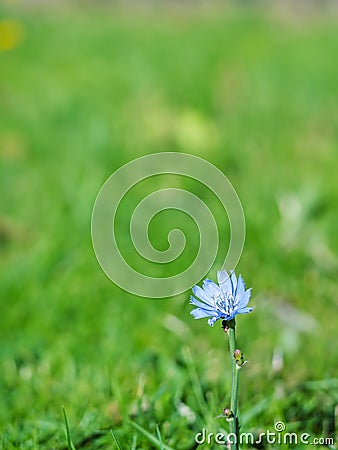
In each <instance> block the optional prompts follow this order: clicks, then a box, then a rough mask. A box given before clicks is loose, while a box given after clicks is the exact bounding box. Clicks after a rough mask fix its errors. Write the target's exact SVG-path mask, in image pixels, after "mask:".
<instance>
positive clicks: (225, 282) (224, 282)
mask: <svg viewBox="0 0 338 450" xmlns="http://www.w3.org/2000/svg"><path fill="white" fill-rule="evenodd" d="M217 280H218V284H219V285H220V288H221V289H222V291H223V292H224V293H229V294H231V293H232V283H231V280H230V275H228V273H227V271H226V270H221V271H219V272H217Z"/></svg>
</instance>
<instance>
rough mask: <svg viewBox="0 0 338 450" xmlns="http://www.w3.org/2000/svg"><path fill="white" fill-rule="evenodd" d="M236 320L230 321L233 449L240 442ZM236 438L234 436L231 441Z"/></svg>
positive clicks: (234, 449) (233, 449)
mask: <svg viewBox="0 0 338 450" xmlns="http://www.w3.org/2000/svg"><path fill="white" fill-rule="evenodd" d="M235 328H236V322H235V320H232V321H231V322H230V323H229V331H228V333H229V346H230V357H231V362H232V390H231V404H230V410H231V411H232V414H233V416H234V417H233V420H231V422H230V424H231V433H232V434H233V436H234V435H235V436H236V442H235V443H232V444H231V450H238V442H239V433H238V432H239V426H238V416H237V406H238V381H239V380H238V375H239V370H238V367H237V364H236V360H235V357H234V352H235V350H236V332H235ZM233 440H234V439H233V438H232V439H231V441H233Z"/></svg>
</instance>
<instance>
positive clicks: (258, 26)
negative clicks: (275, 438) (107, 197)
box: [0, 4, 338, 449]
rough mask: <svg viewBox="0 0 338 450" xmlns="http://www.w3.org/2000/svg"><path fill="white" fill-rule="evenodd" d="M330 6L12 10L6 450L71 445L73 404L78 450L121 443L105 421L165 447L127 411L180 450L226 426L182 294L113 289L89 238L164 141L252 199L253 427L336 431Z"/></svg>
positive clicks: (5, 96)
mask: <svg viewBox="0 0 338 450" xmlns="http://www.w3.org/2000/svg"><path fill="white" fill-rule="evenodd" d="M317 13H318V16H316V15H311V14H310V15H309V16H308V17H307V16H306V15H305V17H303V16H302V15H297V16H292V14H290V15H286V16H284V15H278V14H269V13H268V11H263V10H262V9H259V8H245V7H238V8H226V7H224V8H215V9H212V8H211V9H210V10H208V11H206V13H203V11H202V13H199V12H198V11H197V12H194V13H193V12H192V10H191V9H190V10H189V8H185V9H183V10H182V11H181V10H180V8H179V7H178V6H177V5H176V7H172V8H168V9H166V10H165V11H161V10H160V9H159V10H157V11H156V12H150V11H148V12H147V13H144V12H140V11H139V10H137V9H136V10H132V11H131V12H129V13H127V12H126V11H123V10H122V11H121V10H120V9H113V8H110V7H109V6H105V7H102V8H99V7H95V8H94V7H90V6H88V5H87V6H86V7H84V8H83V9H81V10H78V9H75V10H74V11H73V10H72V9H62V8H61V7H60V8H55V7H54V8H52V7H50V8H46V7H45V8H44V9H42V10H41V11H40V10H39V8H38V7H35V8H29V7H25V8H24V7H23V6H20V4H18V5H15V4H13V5H7V6H5V5H2V6H1V8H0V18H1V21H2V23H3V21H7V22H5V25H6V24H7V25H6V26H5V27H2V28H1V26H0V44H1V42H5V43H4V44H3V45H2V47H1V45H0V48H2V51H1V53H0V65H1V70H0V99H1V109H0V152H1V165H0V188H1V215H0V244H1V246H0V252H1V259H0V266H1V284H0V295H1V299H2V301H1V315H0V336H1V342H2V345H1V349H0V367H1V374H2V375H1V377H0V389H1V391H0V392H1V398H2V402H1V406H0V426H1V435H2V438H1V439H2V440H1V441H0V442H1V444H0V445H1V446H2V448H4V449H14V448H15V449H16V448H22V449H36V448H48V449H52V448H58V449H63V448H65V447H66V438H65V433H64V424H63V417H62V409H61V406H62V405H65V408H66V410H67V415H68V420H69V423H70V429H71V436H72V440H73V442H74V444H75V446H76V448H78V449H79V448H92V449H95V448H114V445H115V444H114V441H113V440H112V436H111V434H110V432H109V430H110V428H112V429H113V430H114V434H115V435H116V436H117V438H118V440H119V441H120V442H121V446H122V448H124V449H125V448H132V445H134V446H135V445H136V447H135V448H138V449H141V448H144V449H146V448H155V447H153V446H154V444H152V443H151V442H150V441H149V440H148V439H147V438H146V437H145V436H144V434H142V433H138V432H137V430H135V429H134V428H133V426H132V425H131V424H130V423H129V422H128V420H127V419H132V420H133V421H134V422H135V423H137V424H138V425H140V426H142V427H144V429H146V430H148V431H150V432H151V433H152V435H153V436H154V438H155V439H157V436H158V433H157V429H156V424H158V426H159V431H158V432H159V433H160V434H159V435H160V436H161V437H162V439H163V442H165V443H166V444H167V445H169V446H171V447H173V448H178V449H181V448H194V436H195V434H196V433H197V432H199V431H201V429H202V428H203V427H207V428H208V431H214V430H218V429H219V427H223V428H224V429H227V426H226V424H224V423H222V422H221V421H220V420H217V421H215V420H214V417H215V416H216V415H218V414H219V413H220V411H221V410H222V408H223V407H224V406H226V405H227V401H228V398H229V395H228V393H229V384H230V367H229V364H228V361H227V360H224V359H223V355H224V353H223V352H224V347H225V344H226V343H225V342H224V340H223V336H220V332H219V331H218V330H217V328H218V327H216V328H215V329H209V327H207V325H206V324H205V323H201V322H194V321H193V320H192V318H191V316H189V310H190V307H189V305H188V294H186V295H181V296H178V297H177V298H174V299H170V300H163V301H162V300H161V301H154V300H149V301H147V300H144V299H139V298H134V297H132V296H131V295H129V294H126V293H124V292H122V291H120V290H119V289H118V288H117V287H115V286H114V285H113V284H112V283H110V282H109V280H108V279H106V278H105V276H104V274H103V273H102V272H101V270H100V268H99V266H98V264H97V262H96V260H95V257H94V253H93V250H92V247H91V241H90V215H91V209H92V206H93V203H94V200H95V197H96V194H97V192H98V190H99V189H100V187H101V185H102V183H103V182H104V180H105V179H106V178H107V177H108V176H109V175H110V174H111V173H112V172H113V171H114V170H116V169H117V168H118V167H120V166H121V165H122V164H123V163H125V162H127V161H130V160H132V159H133V158H135V157H137V156H141V155H143V154H148V153H151V152H158V151H183V152H188V153H192V154H196V155H199V156H202V157H204V158H206V159H208V160H209V161H210V162H212V163H214V164H215V165H217V166H218V167H219V168H220V169H221V170H222V171H224V173H225V174H226V175H227V176H228V177H229V179H230V180H231V182H232V183H233V185H234V186H235V188H236V190H237V192H238V194H239V196H240V198H241V201H242V204H243V206H244V209H245V214H246V221H247V241H246V246H245V251H244V254H243V256H242V259H241V262H240V264H239V267H238V269H239V271H240V272H242V273H243V275H244V276H245V279H246V281H247V284H248V286H253V287H254V296H253V300H252V303H253V304H255V305H256V310H255V312H254V314H253V315H251V316H250V317H240V318H239V320H238V323H239V327H238V328H239V342H240V345H241V346H242V348H243V349H244V351H245V354H246V356H247V358H248V359H249V360H250V364H249V365H247V366H246V368H245V371H243V374H242V375H243V376H242V380H241V383H242V389H241V393H240V410H241V413H242V416H243V419H244V420H243V422H244V423H243V429H244V431H249V430H257V431H258V430H265V429H266V428H268V429H270V430H273V424H274V422H275V421H276V420H283V421H285V422H286V423H287V430H288V431H289V430H290V431H291V430H292V431H293V430H300V431H301V432H305V431H306V432H309V433H311V434H312V435H314V436H315V435H316V436H326V435H332V433H333V430H334V420H335V418H334V408H335V405H336V403H337V396H338V393H337V390H338V389H337V381H336V380H334V378H336V377H337V373H336V361H337V357H338V351H337V348H336V346H335V345H334V343H335V337H336V320H335V314H336V311H337V285H336V278H337V256H336V255H337V247H338V241H337V232H336V224H337V219H338V216H337V204H336V202H337V200H336V199H337V194H338V185H337V182H336V173H337V169H338V160H337V138H338V126H337V125H338V116H337V98H338V97H337V94H338V92H337V91H338V85H337V79H338V60H337V58H336V55H337V54H338V35H337V32H336V29H337V17H336V16H335V15H334V14H332V15H330V14H320V13H319V10H318V11H317ZM290 16H291V17H290ZM8 21H10V22H8ZM0 24H1V22H0ZM11 24H12V25H11ZM13 24H14V25H13ZM13 26H14V28H13ZM8 27H9V28H8ZM11 27H12V28H11ZM8 29H9V30H11V31H8ZM4 30H5V31H4ZM13 30H14V31H13ZM15 30H16V31H15ZM1 33H2V34H1ZM4 33H12V35H10V36H9V37H8V35H5V37H4ZM13 33H14V34H13ZM6 36H7V37H6ZM13 36H14V37H13ZM11 43H12V44H11ZM8 47H10V48H8ZM181 183H182V184H181V187H183V188H184V187H185V186H186V184H185V182H184V181H183V182H182V181H181ZM150 187H151V186H150ZM148 189H149V186H146V185H145V186H144V190H143V193H146V192H148ZM140 191H142V189H140ZM141 193H142V192H141ZM200 195H201V196H202V197H203V195H204V196H205V200H206V202H208V200H209V201H210V202H211V203H212V202H214V200H213V199H212V198H209V196H208V194H206V193H203V192H201V193H200ZM134 200H135V199H134ZM134 200H133V201H134ZM216 206H217V205H214V207H215V208H216ZM125 211H126V217H125V220H126V221H128V217H127V212H128V205H127V206H126V208H125ZM216 215H217V213H216ZM122 219H123V217H122ZM162 220H163V222H159V227H163V223H165V221H167V223H168V221H170V218H168V217H165V218H164V219H162ZM169 223H170V222H169ZM185 226H186V230H187V234H188V235H189V233H190V232H191V233H192V234H193V233H194V231H196V230H194V229H193V226H192V225H191V224H189V223H186V224H185ZM220 227H221V229H222V227H225V228H224V229H226V225H224V224H222V223H220ZM169 228H170V227H169ZM154 237H155V240H156V239H158V242H157V243H158V245H159V247H161V245H163V243H164V242H165V238H166V233H165V235H164V236H163V240H162V238H161V237H160V236H158V235H157V233H156V228H155V230H154ZM187 253H188V254H187V255H185V256H184V255H183V260H182V265H184V264H187V262H188V261H189V252H187ZM219 261H221V258H219ZM217 269H218V267H217V265H216V266H215V267H214V269H213V271H212V273H211V274H210V276H212V277H214V276H215V273H216V270H217ZM164 270H165V267H164ZM226 354H227V353H226ZM202 355H203V356H202ZM281 361H282V364H280V363H281ZM196 377H198V379H199V382H198V383H199V384H198V385H197V382H196ZM132 442H134V444H132ZM135 442H137V444H135ZM285 448H287V447H285ZM300 448H301V447H300Z"/></svg>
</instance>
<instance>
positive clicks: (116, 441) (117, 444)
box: [110, 430, 122, 450]
mask: <svg viewBox="0 0 338 450" xmlns="http://www.w3.org/2000/svg"><path fill="white" fill-rule="evenodd" d="M110 434H111V435H112V436H113V439H114V441H115V444H116V447H117V448H118V449H119V450H122V447H121V444H120V442H119V440H118V439H117V436H116V434H115V433H114V431H113V430H110Z"/></svg>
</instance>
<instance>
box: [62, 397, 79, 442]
mask: <svg viewBox="0 0 338 450" xmlns="http://www.w3.org/2000/svg"><path fill="white" fill-rule="evenodd" d="M62 411H63V418H64V420H65V424H66V436H67V447H68V450H76V448H75V445H74V444H73V442H72V439H71V437H70V430H69V424H68V419H67V414H66V410H65V407H64V406H63V405H62Z"/></svg>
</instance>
